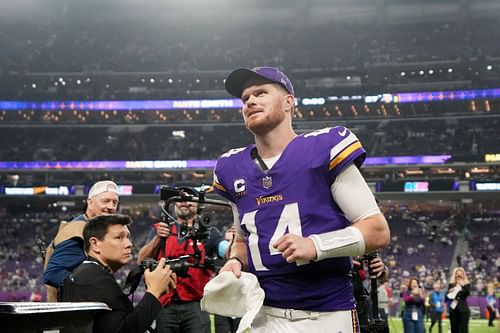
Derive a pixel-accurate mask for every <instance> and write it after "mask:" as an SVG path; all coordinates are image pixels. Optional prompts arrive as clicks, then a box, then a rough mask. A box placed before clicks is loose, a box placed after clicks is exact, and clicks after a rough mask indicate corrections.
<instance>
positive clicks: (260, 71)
mask: <svg viewBox="0 0 500 333" xmlns="http://www.w3.org/2000/svg"><path fill="white" fill-rule="evenodd" d="M254 77H260V78H263V79H266V80H269V81H270V82H274V83H277V84H280V85H281V86H283V88H285V89H286V91H288V93H290V94H291V95H294V96H295V92H294V91H293V86H292V82H290V79H289V78H288V77H287V76H286V75H285V74H284V73H283V72H282V71H280V70H279V69H277V68H274V67H254V68H252V69H250V68H238V69H235V70H234V71H232V72H231V73H229V76H228V77H227V79H226V90H227V92H228V93H230V94H231V95H233V96H235V97H238V98H241V94H242V92H243V87H244V86H245V83H246V82H247V81H248V80H250V79H252V78H254Z"/></svg>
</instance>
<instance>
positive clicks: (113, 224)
mask: <svg viewBox="0 0 500 333" xmlns="http://www.w3.org/2000/svg"><path fill="white" fill-rule="evenodd" d="M130 222H131V220H130V218H129V217H128V216H124V215H101V216H98V217H95V218H93V219H91V220H90V221H89V222H88V223H87V224H86V225H85V227H84V229H83V240H84V246H85V251H86V252H87V254H88V257H87V260H85V261H83V262H82V263H81V264H80V265H79V266H78V267H76V268H75V270H74V271H73V272H72V273H71V274H70V275H69V276H67V277H66V278H65V279H64V281H63V283H62V285H61V287H60V289H59V300H61V301H67V302H104V303H106V304H107V305H108V306H109V307H110V308H111V311H109V312H108V311H102V312H100V313H98V314H96V316H95V318H94V327H93V330H92V332H94V333H100V332H102V333H114V332H120V333H124V332H130V333H141V332H145V331H146V330H148V328H149V326H150V325H151V323H152V322H153V321H154V319H155V318H156V316H157V314H158V313H159V312H160V310H161V303H160V301H159V298H160V295H161V294H162V293H163V292H165V291H168V290H169V287H170V288H175V275H172V270H171V269H170V267H169V266H165V259H163V260H162V261H160V264H159V265H158V267H156V269H155V270H154V271H150V270H146V271H145V272H144V279H145V283H146V288H147V289H146V293H145V294H144V297H143V299H142V300H141V301H140V302H139V304H138V305H137V307H135V308H134V306H133V304H132V302H131V301H130V300H129V299H128V297H127V296H126V295H125V294H124V293H123V291H122V289H121V287H120V286H119V285H118V283H117V282H116V280H115V278H114V276H113V273H115V272H116V271H117V270H119V269H120V268H121V267H123V266H124V265H126V264H128V263H129V262H130V261H131V260H132V242H131V241H130V232H129V230H128V227H127V225H129V224H130Z"/></svg>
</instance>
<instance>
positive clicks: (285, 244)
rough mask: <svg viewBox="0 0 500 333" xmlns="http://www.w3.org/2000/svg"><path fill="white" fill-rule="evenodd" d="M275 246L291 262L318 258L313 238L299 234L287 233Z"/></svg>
mask: <svg viewBox="0 0 500 333" xmlns="http://www.w3.org/2000/svg"><path fill="white" fill-rule="evenodd" d="M273 247H274V248H275V249H276V250H278V251H279V252H281V255H282V256H283V258H285V260H286V261H287V262H289V263H292V262H296V261H304V262H309V261H310V260H314V259H316V255H317V254H316V247H315V246H314V243H313V241H312V239H310V238H307V237H302V236H298V235H292V234H286V235H284V236H282V237H280V239H278V240H277V241H276V242H275V243H274V244H273Z"/></svg>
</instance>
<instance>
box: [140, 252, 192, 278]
mask: <svg viewBox="0 0 500 333" xmlns="http://www.w3.org/2000/svg"><path fill="white" fill-rule="evenodd" d="M190 257H191V256H189V255H186V256H181V257H179V258H177V259H167V260H166V261H165V265H169V266H170V268H171V269H172V271H173V272H174V273H175V274H177V276H180V277H189V274H188V269H189V267H192V266H193V264H192V263H190V262H188V259H189V258H190ZM157 266H158V261H156V260H154V259H152V258H146V259H144V260H143V261H142V262H141V267H142V269H143V270H144V271H145V270H146V269H149V270H150V271H154V270H155V269H156V267H157Z"/></svg>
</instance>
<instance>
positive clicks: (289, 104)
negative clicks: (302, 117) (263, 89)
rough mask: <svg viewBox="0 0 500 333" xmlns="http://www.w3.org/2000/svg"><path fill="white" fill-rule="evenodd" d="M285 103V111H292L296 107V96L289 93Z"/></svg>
mask: <svg viewBox="0 0 500 333" xmlns="http://www.w3.org/2000/svg"><path fill="white" fill-rule="evenodd" d="M283 103H284V104H285V111H286V112H290V113H291V112H292V111H293V108H294V107H295V97H293V95H291V94H288V95H286V96H285V100H284V101H283Z"/></svg>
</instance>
